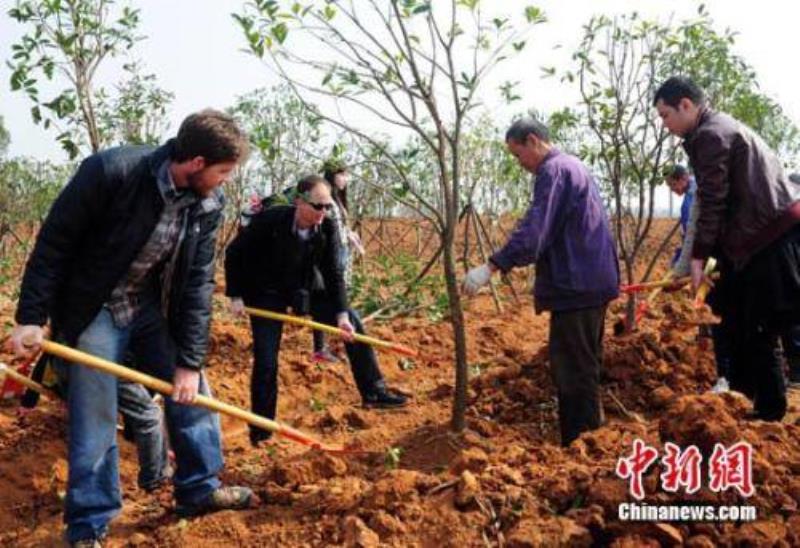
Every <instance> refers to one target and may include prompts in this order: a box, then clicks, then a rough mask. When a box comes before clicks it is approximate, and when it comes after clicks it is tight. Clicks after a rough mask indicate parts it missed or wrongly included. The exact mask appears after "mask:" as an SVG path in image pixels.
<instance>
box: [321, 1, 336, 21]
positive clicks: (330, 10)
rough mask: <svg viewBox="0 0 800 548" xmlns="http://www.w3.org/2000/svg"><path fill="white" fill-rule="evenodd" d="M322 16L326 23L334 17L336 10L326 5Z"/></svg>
mask: <svg viewBox="0 0 800 548" xmlns="http://www.w3.org/2000/svg"><path fill="white" fill-rule="evenodd" d="M322 16H323V17H325V20H326V21H330V20H331V19H333V18H334V17H336V8H334V7H333V6H332V5H331V4H327V5H326V6H325V9H324V10H323V12H322Z"/></svg>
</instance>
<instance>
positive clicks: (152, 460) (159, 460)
mask: <svg viewBox="0 0 800 548" xmlns="http://www.w3.org/2000/svg"><path fill="white" fill-rule="evenodd" d="M117 394H118V401H119V412H120V414H121V415H122V417H123V419H125V429H126V431H127V429H128V428H130V433H131V435H132V439H131V441H133V443H134V444H136V453H137V456H138V457H139V480H138V484H139V487H141V488H142V489H152V488H154V487H157V486H158V485H159V484H160V483H161V482H163V481H164V480H165V479H166V471H167V463H168V458H167V440H166V439H165V437H164V421H163V420H162V418H161V417H162V414H161V407H159V406H158V404H156V403H155V402H154V401H153V397H152V396H151V395H150V392H148V391H147V389H146V388H145V387H144V386H142V385H141V384H138V383H135V382H129V381H124V380H121V379H120V380H119V382H118V386H117Z"/></svg>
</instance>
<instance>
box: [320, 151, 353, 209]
mask: <svg viewBox="0 0 800 548" xmlns="http://www.w3.org/2000/svg"><path fill="white" fill-rule="evenodd" d="M340 173H347V164H345V163H344V162H342V161H340V160H337V159H335V158H333V159H328V160H326V161H325V163H324V164H323V165H322V176H323V177H324V178H325V180H326V181H327V182H328V184H329V185H331V196H332V197H333V199H334V201H335V202H336V204H337V205H338V206H339V207H341V208H342V209H343V210H344V212H343V214H344V215H347V211H348V206H347V187H344V188H339V187H338V186H336V183H334V179H335V178H336V176H337V175H338V174H340Z"/></svg>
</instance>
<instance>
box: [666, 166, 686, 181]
mask: <svg viewBox="0 0 800 548" xmlns="http://www.w3.org/2000/svg"><path fill="white" fill-rule="evenodd" d="M688 174H689V170H688V169H686V166H684V165H681V164H675V165H674V166H672V168H671V169H667V172H666V178H667V179H671V180H678V179H680V178H681V177H683V176H684V175H688Z"/></svg>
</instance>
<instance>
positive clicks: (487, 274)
mask: <svg viewBox="0 0 800 548" xmlns="http://www.w3.org/2000/svg"><path fill="white" fill-rule="evenodd" d="M491 277H492V269H491V268H489V265H488V264H486V263H484V264H482V265H481V266H476V267H475V268H473V269H471V270H470V271H469V272H467V276H466V277H465V278H464V283H463V284H462V286H461V290H462V291H463V292H464V293H466V294H467V295H474V294H475V293H477V292H478V290H479V289H480V288H481V287H483V286H484V285H486V284H488V283H489V280H490V279H491Z"/></svg>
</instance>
